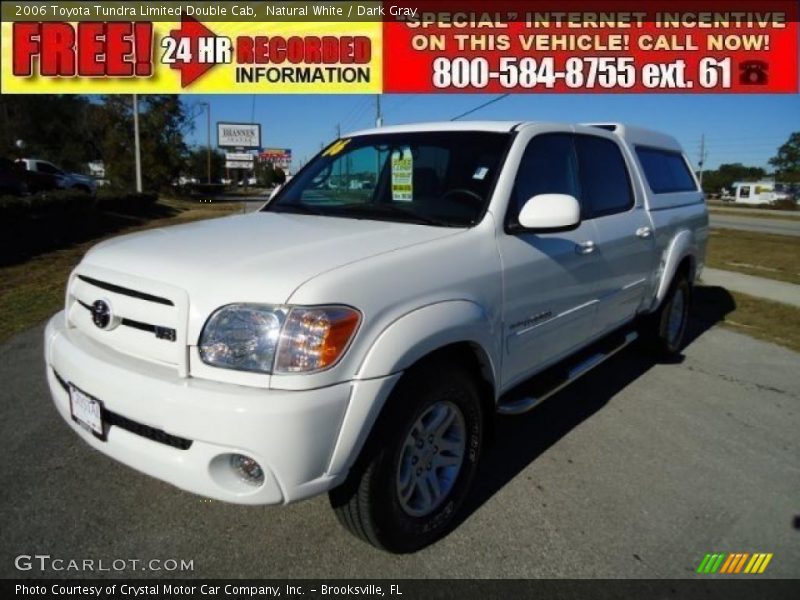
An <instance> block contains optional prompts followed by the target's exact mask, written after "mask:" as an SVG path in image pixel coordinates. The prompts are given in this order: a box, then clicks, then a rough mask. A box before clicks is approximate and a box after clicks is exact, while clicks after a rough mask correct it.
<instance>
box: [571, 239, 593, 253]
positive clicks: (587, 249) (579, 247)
mask: <svg viewBox="0 0 800 600" xmlns="http://www.w3.org/2000/svg"><path fill="white" fill-rule="evenodd" d="M595 248H597V246H595V244H594V242H593V241H591V240H589V241H587V242H580V243H578V244H575V252H577V253H578V254H591V253H592V252H594V250H595Z"/></svg>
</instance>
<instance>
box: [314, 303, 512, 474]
mask: <svg viewBox="0 0 800 600" xmlns="http://www.w3.org/2000/svg"><path fill="white" fill-rule="evenodd" d="M420 332H424V333H423V334H422V335H419V333H420ZM495 339H497V336H496V334H495V332H494V330H493V328H492V326H491V321H490V319H489V316H488V314H487V313H486V311H484V310H483V308H482V307H480V306H479V305H478V304H476V303H474V302H471V301H468V300H455V301H447V302H441V303H437V304H433V305H429V306H426V307H423V308H420V309H417V310H415V311H413V312H411V313H408V314H407V315H405V316H403V317H401V318H400V319H397V320H396V321H394V322H393V323H392V324H391V325H390V326H388V327H387V328H386V329H385V330H384V331H383V332H382V333H381V334H380V335H379V336H378V338H377V339H376V341H375V342H374V343H373V345H372V347H371V348H370V350H369V352H368V353H367V356H366V358H365V359H364V361H363V363H362V365H361V367H360V368H359V370H358V375H357V378H356V380H355V381H354V387H353V393H352V395H351V399H350V404H349V406H348V408H347V412H346V414H345V417H344V420H343V423H342V427H341V430H340V433H339V439H338V440H337V443H336V446H335V449H334V452H333V455H332V457H331V462H330V465H329V473H330V474H332V475H341V476H344V475H346V473H347V470H348V469H349V468H350V467H351V466H352V465H353V464H354V463H355V461H356V459H357V458H358V456H359V454H360V453H361V450H362V448H363V447H364V444H365V442H366V440H367V438H368V437H369V435H370V433H371V431H372V429H373V427H374V426H375V424H376V423H377V422H378V419H379V417H380V415H381V413H382V412H383V409H384V408H385V406H386V402H387V401H388V399H389V397H390V396H391V394H392V391H393V390H394V389H395V387H396V386H397V384H398V383H399V382H400V380H401V379H402V376H403V374H404V373H405V372H406V371H408V370H410V369H413V368H415V367H417V366H419V365H421V364H423V363H427V362H429V361H443V360H449V361H452V362H454V363H456V364H458V365H460V366H462V367H464V368H465V370H467V371H468V372H469V373H470V374H473V375H474V376H475V382H476V385H477V387H478V392H479V395H480V398H481V403H482V406H483V409H484V410H483V413H484V426H485V429H484V430H485V431H486V432H487V434H489V435H490V431H491V429H490V425H491V422H492V421H491V419H492V416H493V414H494V410H495V401H496V398H497V386H498V385H499V377H498V375H499V374H498V373H497V370H496V365H497V358H496V356H497V354H496V350H495V349H494V347H493V345H492V344H493V340H495Z"/></svg>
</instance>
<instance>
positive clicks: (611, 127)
mask: <svg viewBox="0 0 800 600" xmlns="http://www.w3.org/2000/svg"><path fill="white" fill-rule="evenodd" d="M541 125H548V126H553V125H555V126H563V127H565V128H568V127H574V126H575V124H572V123H550V122H545V121H432V122H429V123H408V124H405V125H389V126H387V127H380V128H372V129H362V130H359V131H354V132H352V133H349V134H347V135H348V136H354V135H376V134H382V133H412V132H430V131H488V132H496V133H507V132H510V131H514V130H518V129H523V128H526V127H534V126H541ZM580 125H582V126H584V127H596V128H599V129H605V130H606V131H610V132H611V133H614V134H615V135H617V136H619V137H621V138H622V139H623V140H625V141H626V142H627V143H629V144H632V145H640V146H653V147H656V148H663V149H666V150H672V151H675V152H683V150H682V148H681V145H680V144H679V143H678V141H677V140H676V139H675V138H674V137H672V136H670V135H667V134H665V133H661V132H659V131H653V130H652V129H645V128H643V127H636V126H634V125H625V124H623V123H582V124H580ZM580 125H579V126H580Z"/></svg>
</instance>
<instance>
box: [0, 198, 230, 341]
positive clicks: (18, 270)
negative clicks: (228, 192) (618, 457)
mask: <svg viewBox="0 0 800 600" xmlns="http://www.w3.org/2000/svg"><path fill="white" fill-rule="evenodd" d="M159 204H161V205H163V208H164V209H165V212H166V213H168V214H169V216H166V217H162V218H156V219H151V220H146V219H131V220H130V225H129V226H127V227H124V228H123V229H120V230H115V231H114V232H113V233H112V234H109V235H105V236H101V237H98V238H97V239H94V240H90V241H86V242H82V243H77V244H74V245H71V246H69V247H67V248H63V249H59V250H55V251H52V252H47V253H45V254H40V255H38V256H36V257H34V258H32V259H30V260H28V261H26V262H24V263H20V264H16V265H11V266H3V267H0V342H2V341H4V340H6V339H8V338H9V337H11V336H12V335H14V334H15V333H18V332H20V331H24V330H26V329H29V328H30V327H33V326H34V325H36V324H37V323H40V322H41V321H43V320H44V319H46V318H47V317H49V316H50V315H52V314H53V313H56V312H58V310H59V309H60V308H61V307H63V305H64V290H65V287H66V284H67V277H68V276H69V274H70V272H71V271H72V269H73V268H74V267H75V266H76V265H77V264H78V263H79V262H80V260H81V258H82V257H83V255H84V254H85V253H86V251H87V250H89V248H91V247H92V246H93V245H94V244H96V243H97V242H99V241H100V240H102V239H105V238H108V237H112V236H115V235H120V234H123V233H131V232H133V231H138V230H144V229H150V228H153V227H168V226H170V225H177V224H179V223H188V222H191V221H199V220H202V219H211V218H215V217H221V216H225V215H228V214H231V213H237V212H241V211H242V207H241V204H239V203H236V202H234V203H225V204H198V203H197V202H188V201H183V200H172V199H166V200H161V201H159Z"/></svg>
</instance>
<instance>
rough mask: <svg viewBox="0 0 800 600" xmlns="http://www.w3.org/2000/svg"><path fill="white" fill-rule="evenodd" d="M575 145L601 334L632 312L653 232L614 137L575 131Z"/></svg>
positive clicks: (643, 283)
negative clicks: (594, 260)
mask: <svg viewBox="0 0 800 600" xmlns="http://www.w3.org/2000/svg"><path fill="white" fill-rule="evenodd" d="M575 149H576V153H577V156H578V170H579V173H580V175H579V179H580V190H581V191H580V197H581V202H582V203H583V205H584V210H585V211H586V215H585V217H586V218H587V219H590V220H591V221H592V223H593V225H594V229H595V234H594V235H595V245H596V255H597V260H598V261H599V265H598V271H597V275H598V276H597V279H596V281H597V285H598V290H597V293H598V300H599V302H598V304H597V315H596V319H595V321H594V333H595V334H601V333H605V332H607V331H610V330H612V329H614V328H616V327H618V326H620V325H623V324H624V323H626V322H627V321H630V320H632V319H633V318H634V317H635V316H636V313H637V311H638V308H639V306H640V305H641V303H642V300H643V298H644V294H645V290H646V289H647V283H648V277H649V275H650V273H651V272H652V270H653V266H654V265H653V253H654V236H653V231H652V226H651V222H650V216H649V215H648V214H647V211H646V210H645V208H644V203H643V201H642V199H641V198H640V199H639V201H638V202H637V201H636V197H635V194H634V186H633V181H632V178H631V174H630V166H629V165H628V163H627V161H626V159H625V155H624V154H623V152H622V148H621V146H620V143H619V142H618V141H617V140H616V138H615V137H614V136H613V135H612V134H607V135H605V134H601V135H588V134H578V135H576V136H575Z"/></svg>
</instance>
